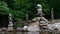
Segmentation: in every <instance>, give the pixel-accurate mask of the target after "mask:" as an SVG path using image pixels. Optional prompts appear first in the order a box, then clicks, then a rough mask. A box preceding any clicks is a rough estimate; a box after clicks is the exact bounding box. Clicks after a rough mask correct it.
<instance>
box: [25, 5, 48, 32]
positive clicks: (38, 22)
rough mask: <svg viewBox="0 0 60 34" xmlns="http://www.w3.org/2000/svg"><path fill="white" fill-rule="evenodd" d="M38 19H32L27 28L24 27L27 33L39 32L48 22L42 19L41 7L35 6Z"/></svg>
mask: <svg viewBox="0 0 60 34" xmlns="http://www.w3.org/2000/svg"><path fill="white" fill-rule="evenodd" d="M37 11H38V13H37V14H36V15H38V17H36V18H34V19H32V23H31V24H30V25H29V26H26V27H25V29H27V30H28V31H40V28H41V26H46V24H47V23H48V20H47V19H45V18H44V17H43V15H44V14H43V13H42V5H41V4H37Z"/></svg>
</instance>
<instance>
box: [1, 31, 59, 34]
mask: <svg viewBox="0 0 60 34" xmlns="http://www.w3.org/2000/svg"><path fill="white" fill-rule="evenodd" d="M0 34H60V33H56V32H47V31H45V32H6V31H5V32H4V33H3V32H0Z"/></svg>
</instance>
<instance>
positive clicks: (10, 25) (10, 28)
mask: <svg viewBox="0 0 60 34" xmlns="http://www.w3.org/2000/svg"><path fill="white" fill-rule="evenodd" d="M12 30H13V23H12V15H11V13H9V24H8V31H12Z"/></svg>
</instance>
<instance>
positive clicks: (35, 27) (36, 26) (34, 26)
mask: <svg viewBox="0 0 60 34" xmlns="http://www.w3.org/2000/svg"><path fill="white" fill-rule="evenodd" d="M27 30H28V31H40V29H39V22H34V23H32V24H31V25H29V26H28V28H27Z"/></svg>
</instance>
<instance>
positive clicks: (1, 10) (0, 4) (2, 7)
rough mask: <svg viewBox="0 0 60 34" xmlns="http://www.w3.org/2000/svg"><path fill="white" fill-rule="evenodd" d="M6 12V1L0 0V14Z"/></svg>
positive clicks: (7, 10) (7, 9)
mask: <svg viewBox="0 0 60 34" xmlns="http://www.w3.org/2000/svg"><path fill="white" fill-rule="evenodd" d="M8 12H9V8H8V7H7V3H6V2H1V1H0V14H7V13H8Z"/></svg>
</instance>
